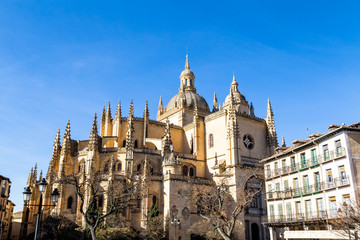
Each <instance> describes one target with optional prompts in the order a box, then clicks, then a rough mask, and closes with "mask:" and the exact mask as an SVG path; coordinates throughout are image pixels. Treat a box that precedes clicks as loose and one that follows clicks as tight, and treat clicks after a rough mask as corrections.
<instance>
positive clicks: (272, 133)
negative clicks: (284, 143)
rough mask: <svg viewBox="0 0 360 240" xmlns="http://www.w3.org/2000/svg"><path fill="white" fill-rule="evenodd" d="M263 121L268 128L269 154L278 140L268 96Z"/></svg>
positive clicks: (272, 151)
mask: <svg viewBox="0 0 360 240" xmlns="http://www.w3.org/2000/svg"><path fill="white" fill-rule="evenodd" d="M265 121H266V125H267V128H268V137H269V139H268V143H269V145H270V148H271V154H273V153H274V152H275V148H276V147H277V146H278V142H277V136H276V129H275V121H274V113H273V110H272V107H271V102H270V99H269V98H268V104H267V113H266V119H265Z"/></svg>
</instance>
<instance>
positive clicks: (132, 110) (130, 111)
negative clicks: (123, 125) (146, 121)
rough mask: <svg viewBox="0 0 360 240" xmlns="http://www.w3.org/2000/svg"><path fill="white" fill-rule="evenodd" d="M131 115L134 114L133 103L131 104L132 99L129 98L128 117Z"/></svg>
mask: <svg viewBox="0 0 360 240" xmlns="http://www.w3.org/2000/svg"><path fill="white" fill-rule="evenodd" d="M130 116H131V117H133V116H134V104H133V100H132V99H131V102H130V108H129V117H130Z"/></svg>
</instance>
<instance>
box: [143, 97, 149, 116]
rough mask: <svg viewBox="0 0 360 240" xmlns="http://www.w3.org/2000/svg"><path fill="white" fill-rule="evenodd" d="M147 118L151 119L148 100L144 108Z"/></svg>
mask: <svg viewBox="0 0 360 240" xmlns="http://www.w3.org/2000/svg"><path fill="white" fill-rule="evenodd" d="M145 118H147V119H149V106H148V101H147V100H146V102H145V109H144V119H145Z"/></svg>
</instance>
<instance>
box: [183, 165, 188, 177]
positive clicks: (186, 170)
mask: <svg viewBox="0 0 360 240" xmlns="http://www.w3.org/2000/svg"><path fill="white" fill-rule="evenodd" d="M183 175H184V176H187V175H188V167H187V166H183Z"/></svg>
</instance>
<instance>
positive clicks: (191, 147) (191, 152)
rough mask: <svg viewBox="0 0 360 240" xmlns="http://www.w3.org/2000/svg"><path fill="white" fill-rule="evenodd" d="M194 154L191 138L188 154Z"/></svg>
mask: <svg viewBox="0 0 360 240" xmlns="http://www.w3.org/2000/svg"><path fill="white" fill-rule="evenodd" d="M193 153H194V142H193V139H192V138H191V140H190V154H193Z"/></svg>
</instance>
